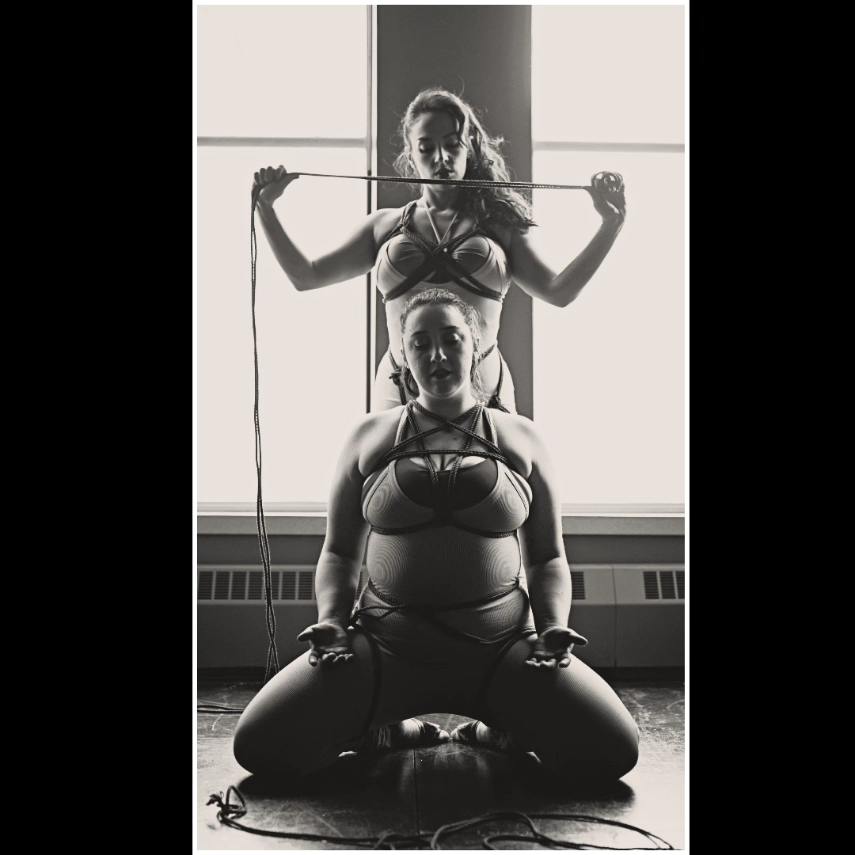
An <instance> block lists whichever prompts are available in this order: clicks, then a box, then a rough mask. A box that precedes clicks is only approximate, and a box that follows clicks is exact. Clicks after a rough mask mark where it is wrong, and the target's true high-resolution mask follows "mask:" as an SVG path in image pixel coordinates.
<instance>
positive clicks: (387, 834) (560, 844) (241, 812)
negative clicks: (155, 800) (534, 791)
mask: <svg viewBox="0 0 855 855" xmlns="http://www.w3.org/2000/svg"><path fill="white" fill-rule="evenodd" d="M232 794H234V795H235V797H236V799H237V801H235V802H232V800H231V796H232ZM207 804H208V805H212V804H214V805H216V806H217V819H218V820H219V821H220V822H221V823H222V824H223V825H226V826H229V827H230V828H236V829H238V830H239V831H246V832H248V833H249V834H259V835H261V836H263V837H279V838H283V839H285V840H313V841H319V842H322V843H339V844H350V845H352V846H358V847H360V848H364V849H396V848H399V847H398V846H396V845H395V844H399V846H400V845H401V844H403V848H407V849H433V850H437V849H442V847H441V846H440V845H439V844H440V842H441V841H442V840H443V839H444V838H447V837H449V836H451V835H452V834H458V833H459V832H461V831H467V830H469V829H472V828H476V827H477V826H479V825H484V824H485V823H488V822H500V821H501V822H516V823H522V824H523V825H525V826H526V827H527V828H528V830H529V832H530V834H529V835H528V836H524V835H521V834H507V833H506V834H492V835H490V836H488V837H484V838H483V840H482V843H483V846H484V848H485V849H496V848H497V847H496V846H494V845H493V844H494V843H497V842H500V841H511V840H512V841H517V842H523V843H528V842H531V843H537V844H539V845H541V846H547V847H551V848H557V849H609V850H613V851H623V850H632V851H636V850H652V849H673V848H674V847H673V846H672V845H671V844H670V843H668V841H667V840H664V839H663V838H661V837H659V835H657V834H654V833H653V832H652V831H646V830H645V829H643V828H639V827H638V826H635V825H630V824H629V823H627V822H618V821H617V820H613V819H602V818H601V817H597V816H588V815H586V814H576V813H533V814H525V813H522V812H519V811H502V812H499V813H487V814H481V815H480V816H476V817H472V818H471V819H464V820H459V821H458V822H449V823H446V824H445V825H441V826H440V827H439V828H437V830H436V831H433V832H430V831H426V832H423V833H422V834H401V833H400V832H396V831H392V830H387V831H384V832H382V833H381V834H380V835H378V836H376V837H347V836H344V835H336V834H309V833H304V832H297V831H277V830H275V829H268V828H252V827H251V826H249V825H244V824H243V823H242V822H239V821H238V820H239V819H241V818H243V817H244V816H246V813H247V807H246V800H245V799H244V797H243V795H242V794H241V792H240V790H238V788H237V787H235V786H231V787H229V788H228V790H226V793H225V795H223V793H222V792H220V793H212V794H211V795H210V797H209V798H208V801H207ZM535 819H550V820H562V821H566V822H585V823H591V824H594V825H606V826H611V827H613V828H623V829H626V830H627V831H634V832H635V833H636V834H640V835H642V836H643V837H646V838H647V839H648V840H649V841H650V842H651V843H653V844H654V845H653V846H602V845H597V844H593V843H579V842H575V841H571V840H561V839H558V838H555V837H551V836H550V835H548V834H544V833H543V832H542V831H539V830H538V829H537V827H536V826H535V824H534V820H535ZM659 844H662V845H659Z"/></svg>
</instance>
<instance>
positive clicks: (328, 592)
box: [315, 550, 361, 627]
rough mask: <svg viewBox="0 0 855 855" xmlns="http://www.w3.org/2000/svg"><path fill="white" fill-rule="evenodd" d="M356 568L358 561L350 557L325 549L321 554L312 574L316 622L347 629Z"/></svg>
mask: <svg viewBox="0 0 855 855" xmlns="http://www.w3.org/2000/svg"><path fill="white" fill-rule="evenodd" d="M360 567H361V562H360V561H356V560H354V559H353V558H348V557H345V556H342V555H337V554H335V553H334V552H329V551H326V550H324V551H322V552H321V557H320V558H319V559H318V566H317V570H316V571H315V599H316V600H317V602H318V623H322V622H325V621H326V622H329V623H336V624H338V625H340V626H344V627H346V626H347V622H348V619H349V618H350V613H351V611H352V609H353V603H354V600H355V599H356V590H357V586H358V585H359V570H360Z"/></svg>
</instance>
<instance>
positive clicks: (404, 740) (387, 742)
mask: <svg viewBox="0 0 855 855" xmlns="http://www.w3.org/2000/svg"><path fill="white" fill-rule="evenodd" d="M450 738H451V737H450V736H449V735H448V733H447V732H446V731H444V730H443V729H442V728H441V727H440V726H439V725H438V724H434V723H433V722H432V721H422V720H421V719H420V718H408V719H404V721H395V722H392V724H386V725H383V726H382V727H378V728H375V729H373V730H369V731H368V735H367V737H366V738H365V742H364V744H363V745H362V748H363V750H368V751H395V750H396V749H398V748H418V747H424V746H428V745H440V744H441V743H443V742H448V741H449V739H450Z"/></svg>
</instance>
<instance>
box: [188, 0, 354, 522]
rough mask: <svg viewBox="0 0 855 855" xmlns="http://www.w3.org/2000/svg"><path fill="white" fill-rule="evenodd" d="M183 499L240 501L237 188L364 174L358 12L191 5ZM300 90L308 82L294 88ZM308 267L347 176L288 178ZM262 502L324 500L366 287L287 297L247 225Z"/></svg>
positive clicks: (249, 412) (333, 234)
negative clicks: (265, 177) (192, 493)
mask: <svg viewBox="0 0 855 855" xmlns="http://www.w3.org/2000/svg"><path fill="white" fill-rule="evenodd" d="M197 15H198V17H197V45H198V49H197V134H198V136H197V198H196V202H197V236H196V238H197V239H196V253H197V256H196V262H197V267H196V270H197V284H196V289H197V290H196V317H197V351H196V353H197V357H196V358H197V368H196V379H197V399H196V400H197V476H198V477H197V497H198V500H199V503H200V506H202V507H209V508H216V507H227V506H230V505H240V506H246V505H247V503H250V504H251V503H252V502H254V499H255V493H256V479H255V466H254V460H255V440H254V429H253V394H254V391H253V356H252V315H251V290H250V263H249V261H250V246H249V225H250V219H249V214H250V207H249V200H250V186H251V183H252V175H253V173H254V172H255V171H256V170H258V169H259V168H260V167H261V166H267V165H274V166H275V165H278V164H280V163H281V164H284V165H285V166H286V168H288V169H290V170H292V171H303V172H328V173H346V174H364V172H365V170H366V165H367V164H368V163H369V162H370V161H369V155H370V141H369V128H368V92H369V80H368V15H367V11H366V7H364V6H284V7H283V6H255V7H241V6H200V7H198V8H197ZM309 80H311V81H312V85H311V86H308V85H306V82H307V81H309ZM276 209H277V213H278V215H279V218H280V220H281V221H282V222H283V224H284V225H285V227H286V229H287V230H288V232H289V234H290V235H291V236H292V237H293V238H294V242H295V243H296V244H297V245H298V246H299V247H300V248H301V249H302V250H303V251H304V252H305V253H306V254H307V255H308V256H310V257H312V256H315V255H318V254H320V253H322V252H324V251H326V250H328V249H329V248H331V247H332V246H335V245H336V243H337V242H338V241H339V240H341V239H343V238H344V236H345V235H346V234H347V233H348V232H349V231H350V230H351V229H352V228H353V224H354V223H355V222H357V221H358V220H359V219H360V217H361V216H364V214H365V213H366V193H365V187H364V186H363V185H361V184H359V183H357V182H341V181H339V182H332V181H328V180H325V179H314V178H302V179H298V180H297V181H296V182H294V184H292V185H291V186H290V187H288V189H287V191H286V193H285V195H284V196H283V197H282V199H281V200H279V201H278V202H277V203H276ZM256 230H257V234H258V264H257V283H258V285H257V298H256V317H257V322H258V347H259V371H260V391H261V395H260V397H261V412H260V418H261V430H262V444H263V451H264V496H265V505H266V507H267V508H269V509H274V508H276V507H277V506H279V507H281V506H283V505H288V504H291V503H299V504H300V505H302V506H305V505H306V504H307V503H314V502H324V503H325V502H326V500H327V491H328V489H329V484H330V482H331V480H332V474H333V467H334V465H335V461H336V458H337V456H338V453H339V451H340V449H341V447H342V445H343V443H344V437H345V434H346V432H347V431H349V430H350V428H351V427H352V425H353V423H354V422H355V421H356V420H357V419H358V418H359V416H360V414H362V413H364V412H365V395H366V392H365V390H366V374H367V368H368V366H367V359H365V358H359V357H358V356H355V357H354V358H353V359H343V358H342V354H355V355H356V354H362V353H364V351H365V341H366V332H365V330H366V326H367V323H368V318H367V300H366V294H365V291H366V280H365V278H359V279H355V280H351V281H350V282H347V283H342V284H339V285H336V286H333V287H330V288H324V289H321V290H319V291H313V292H306V293H298V292H297V291H296V290H295V289H294V288H293V287H292V285H291V284H290V282H289V281H288V280H287V278H286V277H285V275H284V273H283V272H282V270H281V268H280V267H279V265H278V264H277V262H276V260H275V258H274V257H273V253H272V251H271V250H270V247H269V245H268V243H267V241H266V239H265V236H264V234H263V231H262V227H261V223H260V222H259V221H258V218H256Z"/></svg>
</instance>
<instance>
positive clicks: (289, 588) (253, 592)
mask: <svg viewBox="0 0 855 855" xmlns="http://www.w3.org/2000/svg"><path fill="white" fill-rule="evenodd" d="M198 581H199V584H198V589H197V591H198V599H199V601H200V602H201V601H206V602H210V601H212V600H214V601H216V600H223V601H226V600H227V601H233V600H238V601H247V600H263V599H264V574H263V572H262V571H261V570H200V571H199V576H198ZM270 582H271V593H272V595H273V599H274V600H276V601H278V602H303V603H306V602H312V601H314V599H315V572H314V570H311V569H310V570H302V569H301V570H296V569H295V570H271V571H270ZM574 587H575V586H574Z"/></svg>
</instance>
